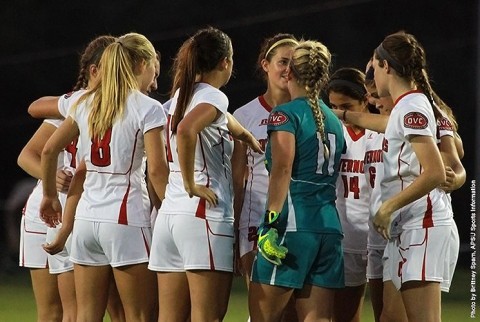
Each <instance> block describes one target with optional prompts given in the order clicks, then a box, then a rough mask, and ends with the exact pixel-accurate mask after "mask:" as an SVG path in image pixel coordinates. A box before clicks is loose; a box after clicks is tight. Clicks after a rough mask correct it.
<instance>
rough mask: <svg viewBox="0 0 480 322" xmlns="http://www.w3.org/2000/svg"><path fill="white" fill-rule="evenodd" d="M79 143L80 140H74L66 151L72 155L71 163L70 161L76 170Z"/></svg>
mask: <svg viewBox="0 0 480 322" xmlns="http://www.w3.org/2000/svg"><path fill="white" fill-rule="evenodd" d="M77 142H78V138H76V139H74V140H73V141H72V142H70V144H69V145H67V146H66V147H65V151H67V152H68V153H70V157H71V159H72V160H71V161H70V167H72V168H76V167H77V160H76V157H77V150H78V148H77Z"/></svg>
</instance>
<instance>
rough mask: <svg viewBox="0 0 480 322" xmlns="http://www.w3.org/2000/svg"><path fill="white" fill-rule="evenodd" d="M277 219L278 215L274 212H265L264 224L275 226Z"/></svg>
mask: <svg viewBox="0 0 480 322" xmlns="http://www.w3.org/2000/svg"><path fill="white" fill-rule="evenodd" d="M278 217H280V213H278V212H276V211H274V210H268V209H267V210H266V211H265V219H264V222H265V223H266V224H267V225H275V224H276V223H277V222H278Z"/></svg>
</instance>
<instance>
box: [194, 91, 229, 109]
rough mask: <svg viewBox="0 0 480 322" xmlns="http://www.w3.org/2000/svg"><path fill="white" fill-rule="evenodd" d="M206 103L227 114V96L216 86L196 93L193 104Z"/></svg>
mask: <svg viewBox="0 0 480 322" xmlns="http://www.w3.org/2000/svg"><path fill="white" fill-rule="evenodd" d="M201 103H207V104H210V105H213V106H214V107H215V108H216V109H217V110H219V111H220V112H222V114H227V109H228V98H227V95H225V94H224V93H223V92H222V91H220V90H219V89H216V88H208V90H203V91H200V92H199V93H198V97H197V99H196V102H195V105H198V104H201Z"/></svg>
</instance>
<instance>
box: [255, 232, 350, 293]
mask: <svg viewBox="0 0 480 322" xmlns="http://www.w3.org/2000/svg"><path fill="white" fill-rule="evenodd" d="M279 237H280V238H279V240H281V238H282V236H279ZM342 238H343V236H342V235H341V234H322V233H313V232H286V235H285V238H284V241H283V243H282V245H283V246H285V247H287V248H288V253H287V256H286V257H285V259H284V260H282V265H279V266H277V265H274V264H272V263H270V262H269V261H267V260H266V259H265V258H263V256H262V255H261V254H258V255H257V257H256V259H255V262H254V264H253V269H252V282H257V283H261V284H268V285H275V286H283V287H288V288H296V289H302V288H303V287H304V285H306V284H308V285H314V286H318V287H324V288H343V287H345V277H344V265H343V249H342Z"/></svg>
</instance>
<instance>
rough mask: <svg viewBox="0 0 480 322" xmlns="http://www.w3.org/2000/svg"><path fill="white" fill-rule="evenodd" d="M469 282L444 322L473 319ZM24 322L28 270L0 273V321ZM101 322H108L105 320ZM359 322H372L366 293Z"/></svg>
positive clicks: (462, 282) (450, 300)
mask: <svg viewBox="0 0 480 322" xmlns="http://www.w3.org/2000/svg"><path fill="white" fill-rule="evenodd" d="M470 280H471V272H470V271H467V270H463V269H458V270H457V272H456V273H455V277H454V279H453V285H452V287H451V291H450V293H448V294H445V293H444V294H443V297H442V304H443V305H442V318H443V319H442V320H443V321H444V322H463V321H472V320H475V319H471V318H470V311H471V307H470V306H471V301H470ZM419 300H421V299H419ZM479 316H480V312H479V313H478V314H477V317H479ZM247 317H248V310H247V293H246V289H245V286H244V283H243V280H241V279H239V278H238V279H235V282H234V287H233V291H232V294H231V298H230V304H229V308H228V313H227V316H226V317H225V321H226V322H245V321H247ZM24 321H35V301H34V298H33V293H32V289H31V284H30V279H29V274H28V271H27V270H23V269H22V270H18V271H15V272H14V273H8V274H7V273H0V322H24ZM104 321H110V320H109V319H108V317H107V318H105V319H104ZM362 321H364V322H370V321H373V317H372V309H371V306H370V301H369V299H368V293H367V296H366V302H365V306H364V312H363V319H362Z"/></svg>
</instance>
